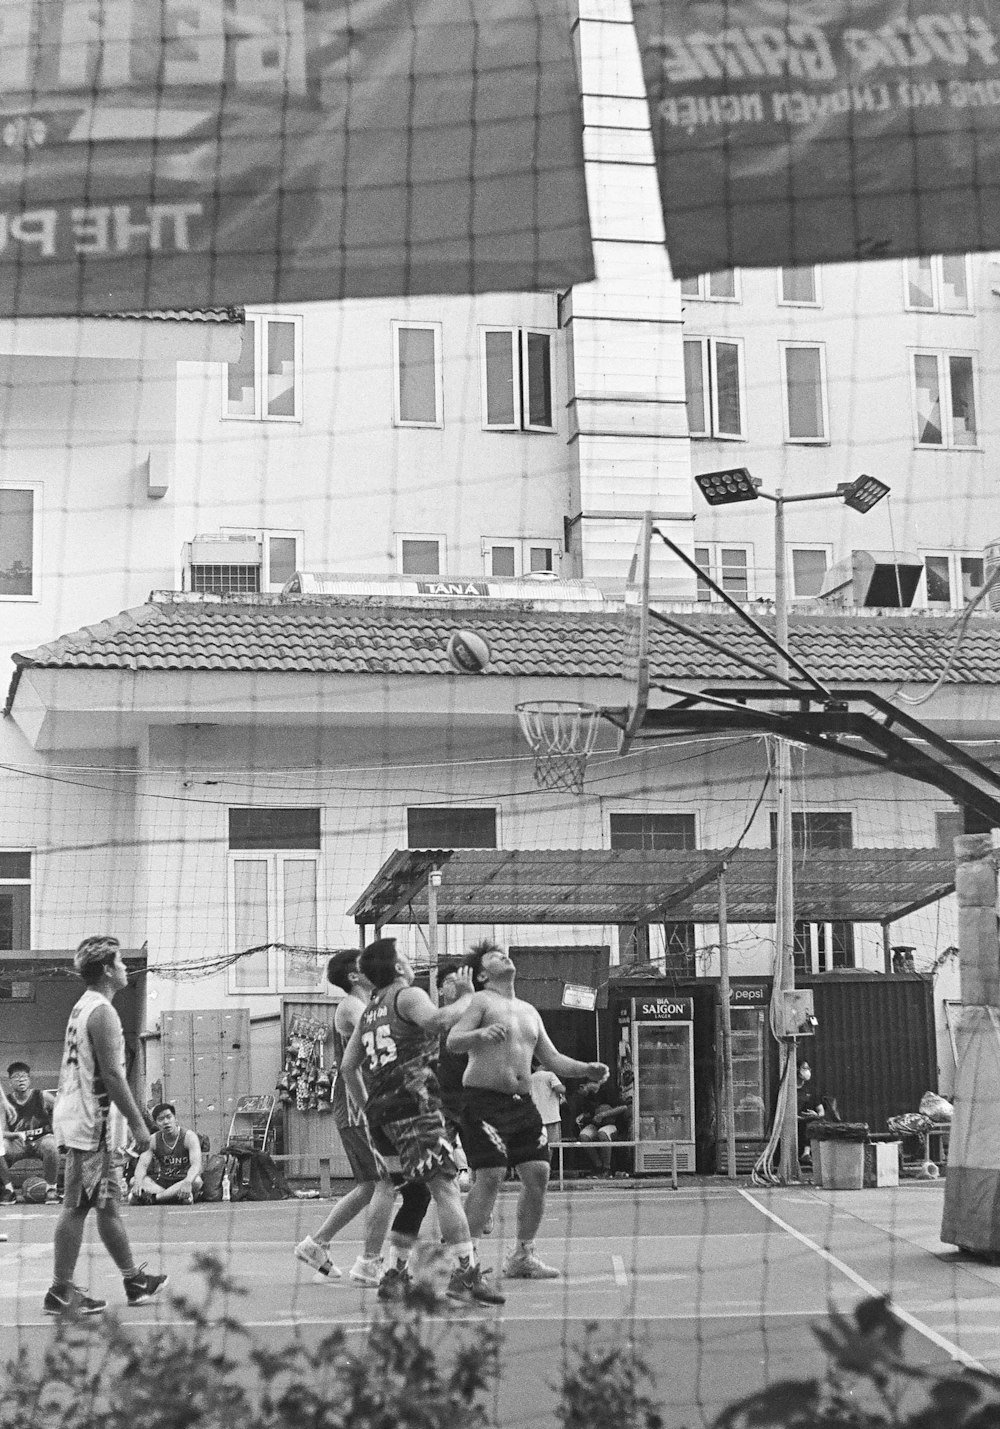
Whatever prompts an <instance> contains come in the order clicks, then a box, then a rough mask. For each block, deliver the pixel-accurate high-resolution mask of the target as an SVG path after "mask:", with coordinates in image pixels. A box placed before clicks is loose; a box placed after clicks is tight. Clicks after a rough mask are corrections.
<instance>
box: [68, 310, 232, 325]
mask: <svg viewBox="0 0 1000 1429" xmlns="http://www.w3.org/2000/svg"><path fill="white" fill-rule="evenodd" d="M84 316H86V317H92V318H146V319H149V320H151V321H154V322H182V323H241V322H245V321H246V313H245V312H244V310H243V308H237V307H228V308H135V309H123V310H122V311H121V312H114V313H86V314H84Z"/></svg>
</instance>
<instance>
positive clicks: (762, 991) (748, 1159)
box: [715, 983, 770, 1174]
mask: <svg viewBox="0 0 1000 1429" xmlns="http://www.w3.org/2000/svg"><path fill="white" fill-rule="evenodd" d="M769 996H770V993H769V988H768V986H767V984H765V983H746V984H740V983H733V985H732V987H731V988H730V996H729V1020H730V1025H731V1027H732V1036H733V1128H734V1131H735V1134H736V1170H737V1172H738V1173H740V1174H744V1173H746V1172H749V1171H752V1170H753V1167H754V1163H755V1162H756V1160H757V1158H758V1156H759V1155H760V1153H761V1152H762V1151H763V1149H764V1146H765V1144H766V1142H767V1117H768V1095H769V1092H768V1080H769V1078H768V1036H769V1029H768V1021H767V1007H768V999H769ZM717 1019H718V1020H717V1024H716V1035H715V1046H716V1065H717V1067H718V1087H717V1098H718V1101H717V1104H718V1108H719V1116H718V1122H717V1126H718V1137H717V1157H716V1167H717V1169H718V1171H720V1172H722V1173H725V1172H726V1171H728V1169H729V1167H728V1164H727V1156H728V1150H727V1143H726V1131H727V1123H728V1117H727V1110H726V1104H725V1098H724V1095H723V1090H724V1089H723V1077H722V1008H721V1006H720V1007H719V1008H718V1009H717Z"/></svg>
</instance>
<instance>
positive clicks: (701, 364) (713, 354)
mask: <svg viewBox="0 0 1000 1429" xmlns="http://www.w3.org/2000/svg"><path fill="white" fill-rule="evenodd" d="M684 391H685V394H686V399H687V414H688V430H689V432H690V434H691V436H692V437H719V438H721V439H725V440H728V441H737V440H740V439H742V438H743V437H744V436H745V430H744V428H745V421H744V415H743V414H744V412H745V411H746V397H745V394H744V390H743V343H742V341H741V340H740V339H739V338H726V339H724V338H719V337H686V338H685V339H684Z"/></svg>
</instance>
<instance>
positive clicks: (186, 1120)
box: [160, 1007, 271, 1151]
mask: <svg viewBox="0 0 1000 1429" xmlns="http://www.w3.org/2000/svg"><path fill="white" fill-rule="evenodd" d="M160 1032H161V1038H162V1041H161V1048H162V1054H163V1094H164V1097H165V1098H166V1099H167V1100H168V1101H172V1102H173V1103H174V1104H175V1105H176V1107H177V1116H178V1119H179V1120H180V1121H181V1122H182V1124H183V1125H184V1126H188V1127H191V1128H192V1130H194V1131H197V1132H199V1133H206V1132H207V1134H208V1135H209V1136H210V1137H211V1139H212V1150H213V1151H218V1150H219V1148H220V1147H221V1146H222V1145H223V1144H224V1142H225V1140H226V1136H227V1134H228V1132H229V1123H230V1122H231V1121H232V1117H233V1112H234V1111H235V1110H236V1103H237V1101H238V1099H239V1098H240V1097H243V1096H249V1094H250V1092H251V1091H255V1090H256V1091H270V1090H271V1088H270V1087H262V1088H252V1087H251V1086H250V1013H249V1011H248V1010H247V1009H246V1008H245V1007H238V1008H234V1009H233V1010H232V1011H228V1012H164V1013H163V1015H162V1018H161V1022H160Z"/></svg>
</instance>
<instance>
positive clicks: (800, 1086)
mask: <svg viewBox="0 0 1000 1429" xmlns="http://www.w3.org/2000/svg"><path fill="white" fill-rule="evenodd" d="M795 1095H796V1099H797V1102H798V1121H799V1160H800V1161H811V1159H812V1144H811V1142H810V1140H809V1131H810V1126H811V1123H812V1122H814V1121H840V1112H839V1111H838V1110H837V1102H836V1099H835V1098H834V1097H831V1096H826V1095H824V1093H823V1092H821V1091H820V1089H819V1088H818V1087H817V1086H816V1083H815V1082H814V1081H813V1074H812V1068H811V1067H810V1065H809V1063H808V1062H800V1063H799V1064H798V1068H797V1075H796V1079H795Z"/></svg>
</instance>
